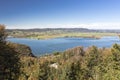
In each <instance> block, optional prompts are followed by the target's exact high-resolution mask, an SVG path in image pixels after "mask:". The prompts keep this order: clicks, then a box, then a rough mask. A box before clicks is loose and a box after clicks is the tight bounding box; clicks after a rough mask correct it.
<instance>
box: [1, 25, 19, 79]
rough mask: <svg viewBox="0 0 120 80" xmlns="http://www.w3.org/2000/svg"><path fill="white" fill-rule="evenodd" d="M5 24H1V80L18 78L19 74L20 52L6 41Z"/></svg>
mask: <svg viewBox="0 0 120 80" xmlns="http://www.w3.org/2000/svg"><path fill="white" fill-rule="evenodd" d="M5 38H6V33H5V28H4V25H0V80H16V79H18V75H19V71H20V70H19V68H20V63H19V57H18V53H17V52H16V51H15V50H14V49H13V48H11V47H9V45H7V44H6V41H5Z"/></svg>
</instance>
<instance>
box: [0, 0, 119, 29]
mask: <svg viewBox="0 0 120 80" xmlns="http://www.w3.org/2000/svg"><path fill="white" fill-rule="evenodd" d="M0 24H4V25H6V27H7V28H8V29H30V28H89V29H120V0H0Z"/></svg>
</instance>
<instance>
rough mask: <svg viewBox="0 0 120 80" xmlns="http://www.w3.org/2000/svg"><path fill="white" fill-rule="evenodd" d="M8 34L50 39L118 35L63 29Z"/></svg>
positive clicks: (10, 33)
mask: <svg viewBox="0 0 120 80" xmlns="http://www.w3.org/2000/svg"><path fill="white" fill-rule="evenodd" d="M8 34H9V36H12V37H17V38H30V39H51V38H59V37H84V38H96V39H99V38H101V37H103V36H118V35H119V34H118V33H111V32H65V31H59V30H55V31H45V32H26V31H14V32H9V33H8Z"/></svg>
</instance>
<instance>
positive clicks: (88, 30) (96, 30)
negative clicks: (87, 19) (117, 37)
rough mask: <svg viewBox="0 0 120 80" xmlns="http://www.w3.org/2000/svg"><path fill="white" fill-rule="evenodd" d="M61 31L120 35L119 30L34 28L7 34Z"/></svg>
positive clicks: (10, 30)
mask: <svg viewBox="0 0 120 80" xmlns="http://www.w3.org/2000/svg"><path fill="white" fill-rule="evenodd" d="M57 30H58V31H63V32H110V33H120V30H116V29H110V30H109V29H103V30H100V29H87V28H42V29H40V28H35V29H7V31H8V32H12V31H24V32H46V31H57Z"/></svg>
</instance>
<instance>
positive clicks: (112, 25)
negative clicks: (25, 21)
mask: <svg viewBox="0 0 120 80" xmlns="http://www.w3.org/2000/svg"><path fill="white" fill-rule="evenodd" d="M7 28H10V29H13V28H18V29H28V28H88V29H120V23H89V24H40V25H39V24H36V25H17V26H16V25H15V26H12V25H11V26H7Z"/></svg>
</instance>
